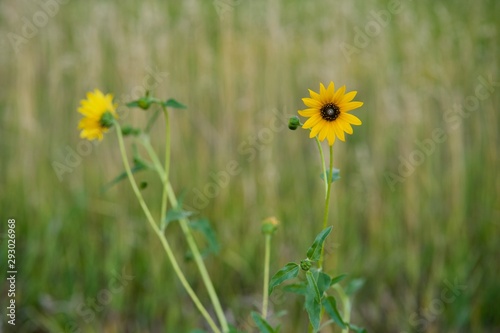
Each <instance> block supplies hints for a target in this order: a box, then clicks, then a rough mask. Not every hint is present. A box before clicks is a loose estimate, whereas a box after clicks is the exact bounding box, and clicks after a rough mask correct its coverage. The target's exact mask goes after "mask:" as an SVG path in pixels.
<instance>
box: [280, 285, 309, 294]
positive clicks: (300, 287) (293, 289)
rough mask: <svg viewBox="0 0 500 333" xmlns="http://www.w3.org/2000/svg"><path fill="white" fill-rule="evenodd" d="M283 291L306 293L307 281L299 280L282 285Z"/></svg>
mask: <svg viewBox="0 0 500 333" xmlns="http://www.w3.org/2000/svg"><path fill="white" fill-rule="evenodd" d="M283 291H286V292H289V293H294V294H298V295H305V294H307V283H306V282H299V283H293V284H289V285H287V286H284V287H283Z"/></svg>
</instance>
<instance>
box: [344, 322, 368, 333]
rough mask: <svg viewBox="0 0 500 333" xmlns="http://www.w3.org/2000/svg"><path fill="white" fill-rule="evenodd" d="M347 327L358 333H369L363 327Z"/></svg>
mask: <svg viewBox="0 0 500 333" xmlns="http://www.w3.org/2000/svg"><path fill="white" fill-rule="evenodd" d="M347 326H349V328H350V329H351V330H353V331H355V332H356V333H367V332H366V329H364V328H363V327H359V326H356V325H353V324H347Z"/></svg>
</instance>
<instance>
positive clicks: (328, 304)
mask: <svg viewBox="0 0 500 333" xmlns="http://www.w3.org/2000/svg"><path fill="white" fill-rule="evenodd" d="M323 306H324V308H325V311H326V313H328V315H329V316H330V318H332V320H333V321H334V322H335V323H336V324H337V325H339V326H340V327H341V328H343V329H345V328H347V326H346V324H345V323H344V321H343V320H342V317H341V316H340V313H339V310H338V309H337V301H336V300H335V298H334V297H333V296H328V297H326V298H324V299H323Z"/></svg>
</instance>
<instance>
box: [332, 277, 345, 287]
mask: <svg viewBox="0 0 500 333" xmlns="http://www.w3.org/2000/svg"><path fill="white" fill-rule="evenodd" d="M346 277H347V274H341V275H338V276H336V277H334V278H333V279H332V281H331V282H330V286H333V285H334V284H337V283H339V282H340V281H342V280H343V279H345V278H346Z"/></svg>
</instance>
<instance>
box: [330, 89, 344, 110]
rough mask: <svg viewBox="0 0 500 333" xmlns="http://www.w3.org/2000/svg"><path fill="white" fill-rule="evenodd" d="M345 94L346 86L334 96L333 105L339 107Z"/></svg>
mask: <svg viewBox="0 0 500 333" xmlns="http://www.w3.org/2000/svg"><path fill="white" fill-rule="evenodd" d="M344 93H345V86H342V87H340V88H339V90H337V92H336V93H335V95H334V96H333V103H335V104H337V105H338V104H339V101H341V100H342V97H343V96H344Z"/></svg>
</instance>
